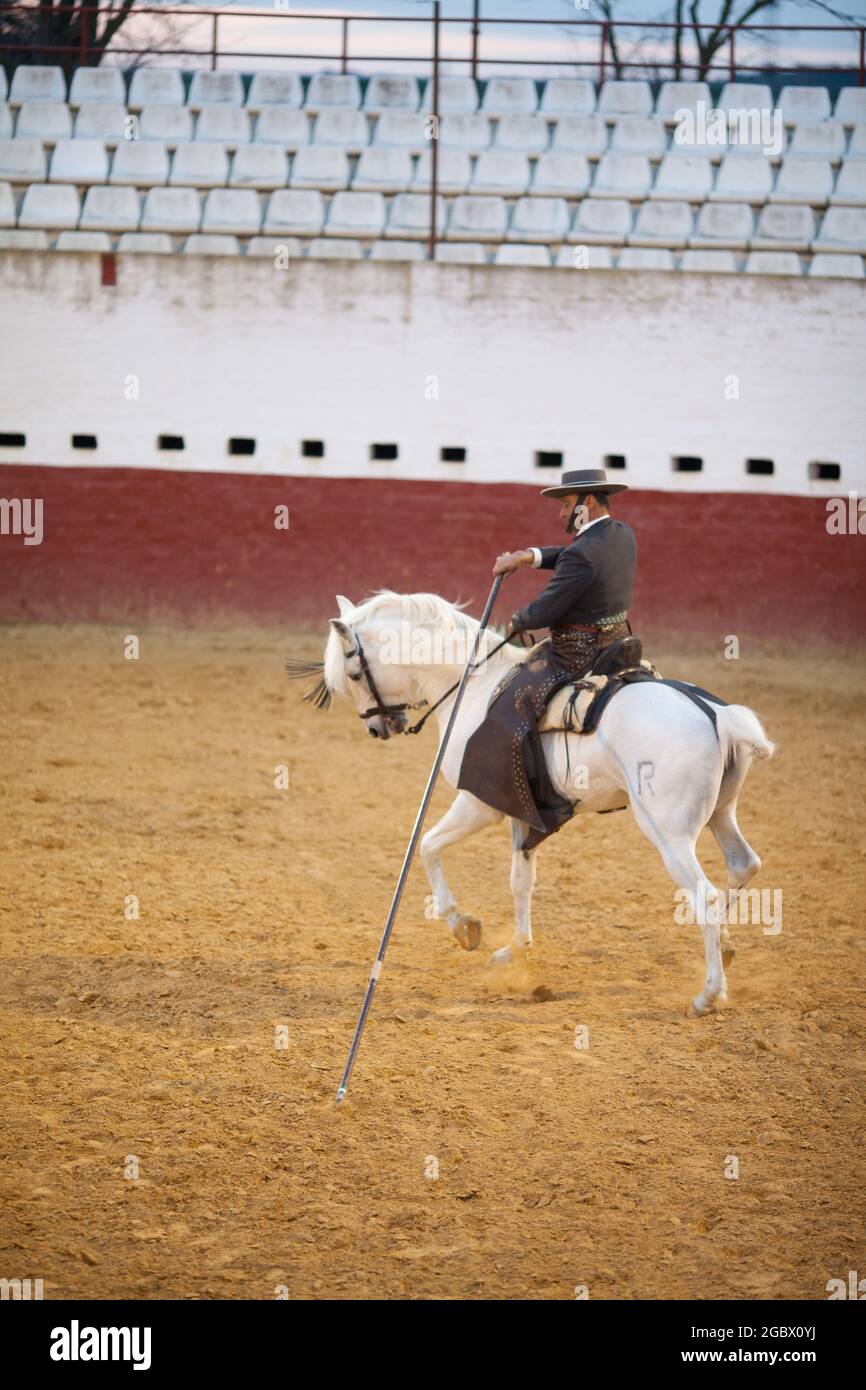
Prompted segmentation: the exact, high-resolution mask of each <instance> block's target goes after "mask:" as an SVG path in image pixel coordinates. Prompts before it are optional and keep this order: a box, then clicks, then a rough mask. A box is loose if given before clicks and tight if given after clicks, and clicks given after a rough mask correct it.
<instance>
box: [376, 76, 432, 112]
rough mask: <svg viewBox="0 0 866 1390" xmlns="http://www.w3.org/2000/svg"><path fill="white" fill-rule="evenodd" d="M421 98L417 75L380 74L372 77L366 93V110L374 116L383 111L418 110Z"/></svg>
mask: <svg viewBox="0 0 866 1390" xmlns="http://www.w3.org/2000/svg"><path fill="white" fill-rule="evenodd" d="M419 100H420V91H419V88H418V79H417V77H396V76H394V75H390V74H387V73H385V74H379V75H377V76H374V77H371V78H370V80H369V82H368V83H367V90H366V92H365V93H364V110H365V111H368V112H369V113H370V115H372V116H378V115H380V113H381V112H383V111H417V110H418V102H419Z"/></svg>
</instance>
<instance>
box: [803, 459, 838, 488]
mask: <svg viewBox="0 0 866 1390" xmlns="http://www.w3.org/2000/svg"><path fill="white" fill-rule="evenodd" d="M841 476H842V469H841V468H840V467H839V464H838V463H810V464H809V477H810V478H811V479H812V480H813V481H815V482H820V483H838V481H839V479H840V478H841Z"/></svg>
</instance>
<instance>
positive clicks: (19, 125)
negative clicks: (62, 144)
mask: <svg viewBox="0 0 866 1390" xmlns="http://www.w3.org/2000/svg"><path fill="white" fill-rule="evenodd" d="M18 71H19V72H20V71H21V69H20V68H19V69H18ZM71 135H72V117H71V115H70V113H69V107H68V106H67V105H66V102H65V101H48V100H47V99H46V100H45V101H25V102H22V104H21V107H20V109H19V111H18V120H17V122H16V125H15V137H16V139H18V140H23V139H25V138H26V139H31V140H42V141H43V143H44V144H48V145H53V144H54V142H55V141H56V140H68V139H69V138H70V136H71Z"/></svg>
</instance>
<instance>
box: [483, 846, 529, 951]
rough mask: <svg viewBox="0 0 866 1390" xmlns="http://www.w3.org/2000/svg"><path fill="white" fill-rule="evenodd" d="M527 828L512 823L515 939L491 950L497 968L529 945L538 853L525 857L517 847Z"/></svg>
mask: <svg viewBox="0 0 866 1390" xmlns="http://www.w3.org/2000/svg"><path fill="white" fill-rule="evenodd" d="M527 829H528V827H527V826H526V825H524V823H523V822H522V821H519V820H512V822H511V892H512V894H513V896H514V940H513V942H512V943H511V945H510V946H503V947H502V948H501V949H500V950H499V951H494V952H493V955H492V957H491V959H492V960H493V961H495V962H496V964H497V965H507V964H508V962H509V961H512V960H514V958H515V956H516V955H519V953H520V952H521V951H525V950H526V949H527V947H529V946H531V945H532V890H533V888H534V887H535V874H536V869H537V865H536V862H535V856H536V853H537V851H536V850H534V849H532V850H530V851H529V853H528V854H524V853H523V850H522V849H521V848H520V846H521V844H522V843H523V840H524V837H525V835H526V831H527Z"/></svg>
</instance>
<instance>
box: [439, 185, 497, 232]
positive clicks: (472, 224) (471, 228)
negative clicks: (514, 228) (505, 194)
mask: <svg viewBox="0 0 866 1390" xmlns="http://www.w3.org/2000/svg"><path fill="white" fill-rule="evenodd" d="M507 226H508V205H507V204H506V202H505V199H504V198H495V197H490V198H484V197H473V196H471V195H469V194H463V195H461V196H460V197H457V198H455V199H454V201H453V203H452V204H451V210H450V214H449V218H448V235H449V237H450V238H452V239H453V240H454V241H502V239H503V237H504V236H505V232H506V229H507Z"/></svg>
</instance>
